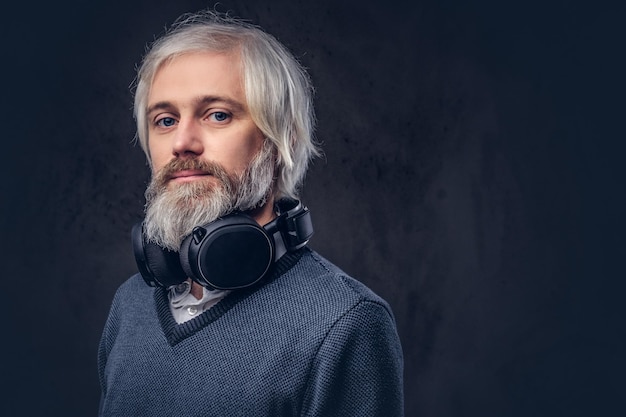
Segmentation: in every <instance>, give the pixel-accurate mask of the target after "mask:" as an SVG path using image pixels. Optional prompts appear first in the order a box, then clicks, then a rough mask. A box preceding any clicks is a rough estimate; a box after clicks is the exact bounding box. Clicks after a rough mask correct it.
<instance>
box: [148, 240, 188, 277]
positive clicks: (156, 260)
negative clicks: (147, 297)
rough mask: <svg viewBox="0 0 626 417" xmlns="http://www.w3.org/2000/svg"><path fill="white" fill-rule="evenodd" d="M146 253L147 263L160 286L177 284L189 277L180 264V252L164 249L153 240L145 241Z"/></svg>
mask: <svg viewBox="0 0 626 417" xmlns="http://www.w3.org/2000/svg"><path fill="white" fill-rule="evenodd" d="M144 253H145V254H146V264H147V265H148V268H149V269H150V271H152V275H153V276H154V279H155V280H156V281H158V282H159V284H160V286H162V287H169V286H171V285H177V284H180V283H181V282H183V281H185V280H186V279H187V274H186V273H185V271H184V270H183V268H182V267H181V265H180V260H179V257H178V252H174V251H171V250H168V249H163V248H162V247H160V246H159V245H156V244H154V243H151V242H144Z"/></svg>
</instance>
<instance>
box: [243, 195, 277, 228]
mask: <svg viewBox="0 0 626 417" xmlns="http://www.w3.org/2000/svg"><path fill="white" fill-rule="evenodd" d="M248 215H249V216H250V217H252V218H253V219H254V220H255V221H256V222H257V223H258V224H259V226H264V225H266V224H267V223H269V222H271V221H272V220H274V218H276V213H275V212H274V198H273V197H270V198H268V199H267V202H266V203H265V204H264V205H263V206H261V207H257V208H255V209H253V210H250V211H249V212H248Z"/></svg>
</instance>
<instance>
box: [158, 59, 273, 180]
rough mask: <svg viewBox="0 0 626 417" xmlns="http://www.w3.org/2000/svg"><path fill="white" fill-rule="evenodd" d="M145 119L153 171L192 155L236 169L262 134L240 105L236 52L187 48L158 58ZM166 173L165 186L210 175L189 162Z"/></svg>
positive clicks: (243, 166) (253, 150) (256, 146)
mask: <svg viewBox="0 0 626 417" xmlns="http://www.w3.org/2000/svg"><path fill="white" fill-rule="evenodd" d="M147 122H148V148H149V151H150V156H151V159H152V171H153V174H155V173H158V172H159V171H160V170H161V169H162V168H163V167H164V166H165V165H166V164H167V163H169V162H170V161H172V160H174V159H178V160H185V159H194V158H198V159H201V160H205V161H212V162H215V163H217V164H219V165H221V166H222V167H223V168H224V169H225V170H226V172H227V173H229V174H234V173H241V172H243V171H244V170H245V169H246V168H247V167H248V165H249V164H250V161H251V160H252V159H253V158H254V156H255V155H256V154H257V153H258V152H259V150H260V149H261V146H262V144H263V139H264V138H263V134H262V133H261V131H260V130H259V129H258V128H257V127H256V125H255V124H254V122H253V121H252V118H251V117H250V113H249V111H248V108H247V105H246V99H245V94H244V90H243V81H242V77H241V60H240V58H239V56H238V54H236V53H230V54H218V53H210V52H202V53H190V54H185V55H182V56H179V57H176V58H174V59H173V60H172V61H170V62H168V63H166V64H164V65H163V66H162V67H161V68H160V69H159V70H158V72H157V73H156V76H155V78H154V81H153V83H152V88H151V91H150V95H149V96H148V109H147ZM170 177H171V178H169V179H168V180H169V181H168V187H170V186H173V185H174V184H176V183H186V182H197V181H215V179H214V178H213V176H212V175H210V174H207V173H206V172H203V171H202V170H199V169H193V168H192V169H184V170H182V171H177V172H176V173H173V174H172V175H170Z"/></svg>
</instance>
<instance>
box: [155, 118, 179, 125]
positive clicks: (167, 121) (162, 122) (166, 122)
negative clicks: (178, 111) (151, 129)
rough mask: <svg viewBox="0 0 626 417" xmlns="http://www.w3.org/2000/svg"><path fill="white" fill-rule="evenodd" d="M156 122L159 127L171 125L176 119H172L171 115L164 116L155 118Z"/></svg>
mask: <svg viewBox="0 0 626 417" xmlns="http://www.w3.org/2000/svg"><path fill="white" fill-rule="evenodd" d="M156 124H157V126H160V127H171V126H174V125H175V124H176V119H174V118H173V117H164V118H162V119H159V120H157V122H156Z"/></svg>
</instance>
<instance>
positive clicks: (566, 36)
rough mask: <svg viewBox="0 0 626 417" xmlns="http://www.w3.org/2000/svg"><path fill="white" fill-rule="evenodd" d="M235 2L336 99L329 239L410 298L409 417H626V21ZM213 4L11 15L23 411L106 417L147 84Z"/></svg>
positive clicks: (6, 37)
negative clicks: (140, 70) (137, 84)
mask: <svg viewBox="0 0 626 417" xmlns="http://www.w3.org/2000/svg"><path fill="white" fill-rule="evenodd" d="M614 3H615V4H608V3H602V2H594V3H593V4H592V3H591V2H580V1H579V2H572V1H551V2H539V1H525V2H503V1H480V2H476V1H474V2H472V1H468V2H462V1H434V0H424V1H415V2H412V3H411V4H402V3H395V2H373V1H368V2H365V1H363V2H330V1H315V2H308V1H287V0H285V1H273V2H258V3H253V2H244V1H236V0H233V1H223V2H222V3H221V6H219V7H218V9H219V10H232V12H233V14H234V15H237V16H240V17H243V18H246V19H250V20H251V21H253V22H254V23H257V24H259V25H261V26H262V27H264V28H265V29H266V30H267V31H268V32H270V33H272V34H274V35H275V36H276V37H277V38H278V39H279V40H281V41H282V42H283V43H285V44H286V45H287V46H288V47H289V48H290V49H291V50H292V51H293V52H294V53H295V54H296V55H297V56H298V57H299V58H300V60H301V61H302V62H303V64H304V65H305V66H306V67H307V68H308V69H309V71H310V73H311V76H312V79H313V82H314V84H315V86H316V88H317V92H316V106H317V114H318V119H319V120H318V131H317V136H318V138H319V140H320V141H322V142H323V144H324V149H325V153H326V156H325V158H324V159H320V160H317V161H316V162H315V164H314V165H313V167H312V169H311V170H310V172H309V175H308V176H307V180H306V184H305V189H304V193H303V199H304V201H305V203H306V204H307V205H308V206H309V207H310V208H311V210H312V213H313V216H314V222H315V226H316V230H317V233H316V235H315V237H314V239H313V241H312V244H311V246H312V247H314V248H315V249H317V250H318V251H319V252H321V253H322V254H323V255H325V256H326V257H327V258H329V259H330V260H332V261H334V262H335V263H336V264H338V265H339V266H340V267H342V268H343V269H344V270H346V271H347V272H348V273H350V274H351V275H353V276H354V277H356V278H358V279H359V280H361V281H363V282H364V283H366V284H367V285H369V286H370V287H371V288H372V289H374V290H375V291H376V292H378V293H379V294H380V295H381V296H383V297H384V298H385V299H387V300H388V301H389V303H390V304H391V306H392V308H393V310H394V313H395V315H396V320H397V324H398V331H399V334H400V337H401V339H402V343H403V349H404V354H405V391H406V414H407V416H424V417H426V416H565V415H567V416H591V415H616V414H621V413H624V409H625V406H626V396H624V389H625V388H626V383H625V382H624V381H625V380H624V377H625V372H626V366H625V365H626V363H625V362H626V359H625V356H624V352H625V349H626V334H625V333H626V331H625V325H624V313H626V309H625V308H624V302H623V301H622V299H623V294H624V290H626V284H625V282H624V281H625V278H626V274H625V273H624V268H623V262H624V259H625V258H626V253H625V252H626V244H625V243H624V224H623V221H622V217H623V214H624V210H625V208H626V204H625V202H626V201H625V200H626V199H625V191H626V187H625V181H624V172H623V169H622V166H623V158H624V153H625V151H626V146H625V145H624V140H625V139H626V135H625V134H624V119H625V117H624V114H625V113H624V111H625V110H626V109H625V106H624V93H625V89H624V80H623V76H624V72H625V70H626V66H625V58H624V52H625V51H624V40H625V37H624V30H623V26H624V23H623V22H624V17H625V16H624V13H623V12H624V6H622V5H618V2H614ZM622 4H623V3H622ZM207 5H208V6H212V5H213V3H207V2H202V1H191V0H188V1H176V2H173V1H168V2H165V1H160V0H150V1H147V0H145V1H143V0H142V1H123V2H122V1H103V0H95V1H90V2H85V1H81V2H79V1H70V0H63V1H61V2H57V3H54V2H48V3H42V4H38V3H34V2H28V1H27V2H22V4H17V3H16V2H14V3H13V4H12V5H11V6H9V7H7V8H5V9H4V10H3V21H4V23H3V25H2V28H1V30H2V39H3V43H2V64H1V65H2V69H3V74H4V75H2V76H1V77H2V80H3V81H4V82H3V85H2V91H3V93H2V97H3V100H2V102H3V111H2V114H3V116H4V117H3V123H2V130H0V135H1V136H0V137H1V138H2V141H1V145H2V148H1V149H2V151H3V153H2V156H3V163H2V164H0V166H1V168H0V169H1V171H0V175H1V177H0V178H1V180H0V196H1V197H0V198H1V207H2V212H1V213H0V214H1V217H0V222H1V233H2V239H1V241H2V247H1V251H0V253H1V254H2V255H1V256H2V259H1V265H2V282H3V284H4V285H3V294H2V300H1V301H0V304H1V305H2V308H3V311H2V322H3V326H2V327H3V332H2V333H3V335H2V346H3V351H2V369H1V375H2V380H1V381H2V382H1V383H2V386H1V389H2V401H0V414H1V415H2V416H68V417H71V416H90V415H95V414H96V410H97V403H98V397H99V387H98V382H97V373H96V350H97V344H98V340H99V337H100V331H101V328H102V326H103V324H104V321H105V319H106V314H107V312H108V308H109V304H110V301H111V299H112V296H113V293H114V291H115V289H116V288H117V286H118V285H119V284H120V283H121V282H123V281H124V280H125V279H126V278H127V277H128V276H129V275H131V274H133V273H134V271H135V266H134V260H133V258H132V253H131V247H130V243H129V232H130V228H131V226H132V224H133V223H134V222H136V221H138V220H139V219H140V218H141V216H142V209H143V203H144V200H143V190H144V187H145V185H146V181H147V180H148V169H147V166H146V164H145V161H144V157H143V154H142V152H141V151H140V149H139V148H138V147H137V146H134V145H133V144H132V138H133V135H134V131H135V130H134V122H133V120H132V116H131V103H132V98H131V95H130V93H129V89H128V86H129V85H130V84H131V82H132V80H133V78H134V68H135V65H136V64H137V63H138V61H139V58H140V56H141V55H142V54H143V52H144V47H145V44H146V42H148V41H150V40H151V39H152V38H153V36H154V35H156V34H158V33H160V32H161V31H162V29H163V27H164V26H165V25H168V24H169V23H171V21H172V20H173V19H174V18H175V17H177V16H178V15H179V14H180V13H182V12H185V11H194V10H198V9H200V8H203V7H205V6H207Z"/></svg>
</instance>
